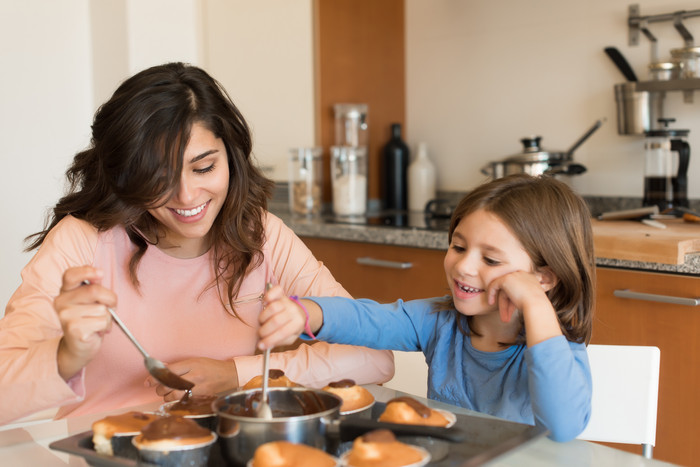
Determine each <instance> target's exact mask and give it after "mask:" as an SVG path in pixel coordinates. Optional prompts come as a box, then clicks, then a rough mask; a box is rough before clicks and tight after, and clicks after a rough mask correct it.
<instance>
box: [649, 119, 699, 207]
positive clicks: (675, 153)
mask: <svg viewBox="0 0 700 467" xmlns="http://www.w3.org/2000/svg"><path fill="white" fill-rule="evenodd" d="M675 121H676V120H675V119H674V118H659V119H658V122H659V123H660V124H661V125H660V126H661V127H662V128H658V129H653V130H648V131H646V132H645V133H644V135H645V141H644V154H645V169H644V200H643V203H642V204H643V206H654V205H656V206H658V207H659V211H660V212H661V213H665V214H679V215H680V213H679V212H677V211H675V212H674V208H678V207H685V208H687V207H688V164H689V162H690V146H689V145H688V142H687V141H686V138H687V137H688V132H689V131H688V130H678V129H671V128H669V127H668V125H669V123H673V122H675Z"/></svg>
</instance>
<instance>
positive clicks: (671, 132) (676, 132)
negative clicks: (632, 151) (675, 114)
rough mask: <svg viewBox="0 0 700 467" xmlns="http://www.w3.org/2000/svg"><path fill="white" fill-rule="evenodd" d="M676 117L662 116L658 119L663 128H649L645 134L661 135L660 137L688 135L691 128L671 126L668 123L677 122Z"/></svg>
mask: <svg viewBox="0 0 700 467" xmlns="http://www.w3.org/2000/svg"><path fill="white" fill-rule="evenodd" d="M675 121H676V119H675V118H660V119H659V120H658V122H659V123H661V124H662V125H663V126H664V127H663V128H656V129H654V130H648V131H645V132H644V135H645V136H660V137H674V136H676V137H680V138H684V137H686V136H688V133H690V130H681V129H677V128H669V127H668V124H669V123H673V122H675Z"/></svg>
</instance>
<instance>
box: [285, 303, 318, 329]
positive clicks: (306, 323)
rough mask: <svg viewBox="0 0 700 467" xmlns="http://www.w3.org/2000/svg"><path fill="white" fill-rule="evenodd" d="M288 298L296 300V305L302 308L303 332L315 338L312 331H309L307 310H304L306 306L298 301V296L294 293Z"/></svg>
mask: <svg viewBox="0 0 700 467" xmlns="http://www.w3.org/2000/svg"><path fill="white" fill-rule="evenodd" d="M289 299H290V300H293V301H295V302H296V304H297V305H299V306H300V307H301V309H302V310H304V314H305V315H306V322H305V323H304V332H305V333H306V334H307V335H308V336H309V337H310V338H312V339H314V340H315V339H316V336H314V333H313V332H311V328H310V327H309V312H308V311H307V310H306V307H305V306H304V305H302V304H301V302H300V301H299V297H297V296H296V295H291V296H290V297H289Z"/></svg>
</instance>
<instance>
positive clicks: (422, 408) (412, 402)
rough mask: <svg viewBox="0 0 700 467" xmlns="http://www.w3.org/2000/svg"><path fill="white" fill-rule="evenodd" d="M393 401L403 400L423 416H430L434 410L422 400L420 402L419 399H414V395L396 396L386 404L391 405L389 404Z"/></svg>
mask: <svg viewBox="0 0 700 467" xmlns="http://www.w3.org/2000/svg"><path fill="white" fill-rule="evenodd" d="M392 402H403V403H404V404H406V405H408V406H409V407H411V408H412V409H413V410H415V412H416V413H417V414H418V415H420V416H421V417H422V418H428V417H430V414H431V412H432V411H431V410H430V408H429V407H427V406H425V405H423V404H421V403H420V402H418V401H417V400H415V399H413V398H412V397H406V396H402V397H396V398H394V399H391V400H390V401H389V402H387V403H386V404H387V405H389V404H391V403H392Z"/></svg>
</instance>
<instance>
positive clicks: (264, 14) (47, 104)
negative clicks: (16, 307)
mask: <svg viewBox="0 0 700 467" xmlns="http://www.w3.org/2000/svg"><path fill="white" fill-rule="evenodd" d="M0 41H1V43H2V46H1V47H0V59H1V60H2V71H3V72H2V73H1V74H0V102H1V104H0V136H1V141H2V143H3V151H2V152H0V161H2V167H3V174H2V183H0V199H2V200H3V206H4V207H3V211H2V213H3V215H4V218H5V222H3V228H2V229H0V316H2V315H3V314H4V307H5V304H6V303H7V301H8V300H9V298H10V295H11V294H12V292H13V291H14V290H15V289H16V288H17V286H18V285H19V283H20V275H19V274H20V271H21V269H22V268H23V267H24V265H25V264H26V263H27V262H28V261H29V259H30V258H31V254H30V253H23V252H22V249H23V247H24V245H23V242H22V240H23V238H24V237H25V236H27V235H29V234H31V233H34V232H36V231H38V230H40V229H41V227H42V226H43V221H44V216H45V213H46V211H47V209H49V208H50V207H52V206H53V205H54V203H55V202H56V201H57V200H58V198H59V197H60V196H61V195H62V193H63V188H64V175H63V174H64V172H65V170H66V168H67V167H68V165H69V164H70V162H71V160H72V158H73V155H74V154H75V153H76V152H78V151H80V150H82V149H83V148H85V147H86V146H87V145H88V143H89V139H90V124H91V122H92V116H93V114H94V112H95V110H96V109H97V107H98V106H99V104H101V103H102V102H103V101H104V100H106V99H108V98H109V96H110V95H111V94H112V92H113V91H114V89H115V88H116V87H117V85H118V84H119V83H120V82H121V81H122V80H123V79H125V78H126V77H128V76H129V75H131V74H133V73H135V72H137V71H139V70H141V69H143V68H146V67H148V66H152V65H156V64H159V63H163V62H166V61H172V60H180V61H184V62H189V63H193V64H195V65H199V66H202V67H204V68H205V69H207V70H208V71H210V72H211V73H212V74H213V75H214V76H215V77H216V78H218V79H219V80H220V81H221V82H222V84H223V85H224V87H226V88H227V89H228V91H229V93H230V94H231V97H232V98H233V100H234V102H237V103H238V104H239V105H240V107H241V110H242V112H243V114H244V116H245V117H246V118H247V119H248V121H249V123H250V124H251V126H252V128H253V130H254V151H255V152H256V154H258V156H259V158H260V161H261V163H263V164H277V165H278V167H277V168H276V169H275V170H274V171H273V172H271V175H272V176H273V177H274V178H277V179H286V158H287V150H288V148H289V147H291V146H295V145H311V144H313V141H314V127H313V98H312V89H313V82H312V76H313V74H312V44H311V41H312V28H311V0H295V1H294V2H287V1H286V0H260V1H255V2H250V1H245V0H236V1H226V0H109V1H97V0H93V1H90V0H61V1H56V0H22V1H16V0H0Z"/></svg>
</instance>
